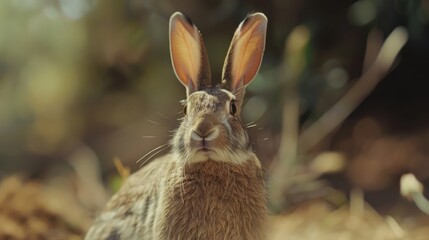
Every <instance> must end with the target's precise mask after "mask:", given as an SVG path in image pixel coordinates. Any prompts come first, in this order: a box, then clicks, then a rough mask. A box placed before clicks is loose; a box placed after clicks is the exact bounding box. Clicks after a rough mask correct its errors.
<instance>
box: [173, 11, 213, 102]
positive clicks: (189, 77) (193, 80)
mask: <svg viewBox="0 0 429 240" xmlns="http://www.w3.org/2000/svg"><path fill="white" fill-rule="evenodd" d="M170 55H171V62H172V64H173V68H174V72H175V73H176V76H177V78H178V79H179V81H180V82H181V83H182V84H183V85H184V86H185V87H186V90H187V94H188V95H189V94H191V93H192V92H195V91H198V90H200V89H202V88H204V87H207V86H209V85H210V84H211V74H210V66H209V61H208V58H207V53H206V48H205V46H204V42H203V39H202V37H201V34H200V31H199V30H198V29H197V27H196V26H195V25H194V24H193V23H192V22H191V20H190V19H189V18H188V17H186V16H185V15H183V14H182V13H180V12H176V13H174V14H173V15H172V16H171V18H170Z"/></svg>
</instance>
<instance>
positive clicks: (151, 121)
mask: <svg viewBox="0 0 429 240" xmlns="http://www.w3.org/2000/svg"><path fill="white" fill-rule="evenodd" d="M147 121H148V122H150V123H153V124H156V125H160V123H158V122H155V121H153V120H150V119H147Z"/></svg>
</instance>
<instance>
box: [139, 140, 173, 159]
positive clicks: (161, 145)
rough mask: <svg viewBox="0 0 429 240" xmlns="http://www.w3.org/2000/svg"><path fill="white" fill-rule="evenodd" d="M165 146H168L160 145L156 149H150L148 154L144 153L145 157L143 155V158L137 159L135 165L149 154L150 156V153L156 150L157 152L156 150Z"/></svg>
mask: <svg viewBox="0 0 429 240" xmlns="http://www.w3.org/2000/svg"><path fill="white" fill-rule="evenodd" d="M166 145H168V143H166V144H162V145H160V146H158V147H156V148H154V149H152V150H151V151H149V152H148V153H146V154H145V155H143V157H141V158H139V160H137V162H136V163H139V162H140V161H141V160H143V159H144V158H145V157H146V156H148V155H149V154H151V153H153V152H155V151H156V150H158V149H160V148H163V147H165V146H166Z"/></svg>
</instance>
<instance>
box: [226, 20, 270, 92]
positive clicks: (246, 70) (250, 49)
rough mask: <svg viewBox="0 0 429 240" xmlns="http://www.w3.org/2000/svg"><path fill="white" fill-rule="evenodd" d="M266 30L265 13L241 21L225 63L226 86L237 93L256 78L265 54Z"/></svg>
mask: <svg viewBox="0 0 429 240" xmlns="http://www.w3.org/2000/svg"><path fill="white" fill-rule="evenodd" d="M266 31H267V17H265V15H264V14H263V13H254V14H251V15H249V16H247V17H246V19H244V20H243V22H241V23H240V25H239V26H238V28H237V30H236V31H235V33H234V37H233V38H232V42H231V45H230V47H229V50H228V54H227V56H226V59H225V63H224V65H223V71H222V83H223V86H224V87H225V88H227V89H229V90H231V91H232V92H236V93H237V92H239V90H241V89H243V88H244V87H245V86H247V85H248V84H249V83H250V82H251V81H252V80H253V78H255V76H256V74H257V73H258V70H259V67H260V65H261V61H262V56H263V55H264V49H265V35H266ZM240 92H241V91H240Z"/></svg>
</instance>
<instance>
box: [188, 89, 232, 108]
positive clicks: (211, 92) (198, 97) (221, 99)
mask: <svg viewBox="0 0 429 240" xmlns="http://www.w3.org/2000/svg"><path fill="white" fill-rule="evenodd" d="M233 99H235V96H234V94H232V93H231V92H229V91H227V90H224V89H216V88H215V89H207V90H204V91H196V92H194V93H192V94H191V95H189V97H188V102H190V103H195V104H204V105H206V104H209V105H219V104H222V105H223V104H224V103H225V102H227V101H231V100H233Z"/></svg>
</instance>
